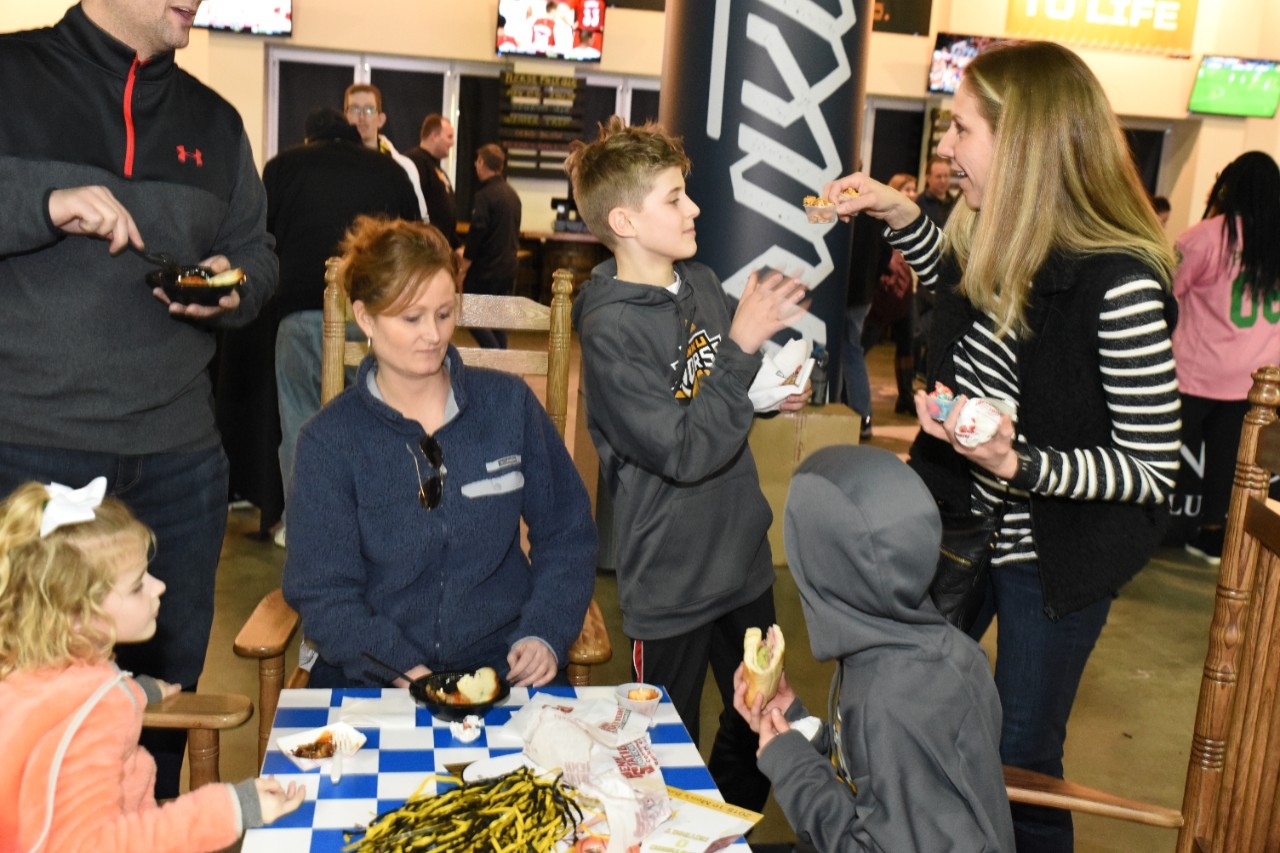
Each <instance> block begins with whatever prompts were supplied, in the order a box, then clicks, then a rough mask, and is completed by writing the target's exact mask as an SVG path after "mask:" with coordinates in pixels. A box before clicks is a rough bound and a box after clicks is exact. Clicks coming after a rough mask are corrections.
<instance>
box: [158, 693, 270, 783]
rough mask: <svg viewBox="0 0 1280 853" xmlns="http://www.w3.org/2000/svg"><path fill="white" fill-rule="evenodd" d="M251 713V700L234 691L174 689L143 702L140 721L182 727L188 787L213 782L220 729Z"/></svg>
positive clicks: (216, 764) (234, 723)
mask: <svg viewBox="0 0 1280 853" xmlns="http://www.w3.org/2000/svg"><path fill="white" fill-rule="evenodd" d="M251 716H253V703H252V702H250V701H249V697H248V696H241V695H240V694H238V693H226V694H221V693H178V694H176V695H174V696H169V697H167V698H165V699H161V700H160V701H159V702H152V703H151V704H149V705H147V707H146V709H145V710H144V711H143V715H142V725H143V726H144V727H146V728H152V729H186V730H187V762H188V770H189V772H190V776H189V788H190V790H192V791H194V790H195V789H196V788H199V787H200V786H201V785H207V784H209V783H210V782H217V781H218V780H219V778H220V775H219V772H218V755H219V752H220V732H221V731H222V730H223V729H234V728H236V727H237V726H240V725H242V724H243V723H244V722H245V721H246V720H248V719H249V717H251Z"/></svg>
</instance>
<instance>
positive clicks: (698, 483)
mask: <svg viewBox="0 0 1280 853" xmlns="http://www.w3.org/2000/svg"><path fill="white" fill-rule="evenodd" d="M565 169H566V171H568V173H569V175H570V177H571V179H572V180H573V191H574V197H575V199H576V200H577V205H578V211H579V212H580V213H581V214H582V218H583V221H585V222H586V223H587V227H588V228H590V229H591V233H592V234H594V235H595V236H596V237H597V238H598V239H599V240H600V241H601V242H602V243H604V245H605V246H607V247H608V248H609V249H610V250H612V252H613V254H614V258H613V259H612V260H609V261H606V262H604V263H602V264H600V265H599V266H597V267H596V268H595V269H594V270H593V271H592V274H591V280H590V281H588V282H587V283H586V284H584V285H583V286H582V290H581V292H580V293H579V294H578V297H577V299H576V300H575V301H574V305H573V324H574V327H575V328H576V329H577V330H578V334H579V336H580V337H581V340H582V381H583V385H584V387H585V388H586V396H587V428H588V429H589V430H590V432H591V440H592V441H593V442H594V443H595V447H596V451H597V453H599V455H600V470H601V472H602V475H603V478H604V482H605V483H606V484H607V487H608V488H609V490H610V492H611V493H612V495H613V500H614V530H613V533H614V537H615V541H616V543H617V572H618V599H619V603H620V604H621V607H622V629H623V631H625V632H626V635H627V636H628V637H630V638H631V642H632V648H631V665H632V672H633V673H634V676H635V678H636V680H638V681H648V682H651V683H654V684H661V685H662V686H663V687H665V688H666V690H667V693H668V694H669V695H670V697H671V701H672V703H673V704H674V705H675V707H676V710H677V711H679V712H680V718H681V719H682V720H683V721H684V724H685V726H686V727H687V728H688V729H689V734H690V736H691V737H692V738H693V741H694V743H697V742H698V739H699V731H698V720H699V716H700V705H701V699H702V686H703V682H704V681H705V680H706V675H707V668H708V666H710V668H711V670H712V672H713V674H714V675H715V679H716V685H717V687H718V688H719V689H720V695H721V697H722V699H723V700H724V712H723V713H722V714H721V716H720V729H719V731H718V732H717V734H716V740H715V744H714V745H713V747H712V750H711V757H710V759H709V760H708V762H707V763H708V767H709V769H710V771H711V776H712V778H713V779H714V780H715V782H716V785H717V786H718V787H719V788H720V792H721V793H722V794H723V795H724V798H725V799H726V800H728V801H729V802H730V803H733V804H734V805H738V806H742V807H744V808H748V809H753V810H755V811H759V810H761V809H762V808H763V807H764V804H765V801H766V800H767V799H768V796H769V781H768V780H767V779H765V778H764V776H763V774H761V773H760V771H759V770H758V769H757V768H756V762H755V754H754V753H755V735H754V734H753V733H752V732H751V730H750V729H748V728H747V726H746V723H745V722H744V721H743V720H742V718H741V717H739V716H738V715H737V714H736V713H734V711H733V709H732V707H731V706H732V700H733V670H734V667H735V666H737V663H738V661H740V660H741V659H742V635H743V633H744V632H745V631H746V629H747V628H749V627H752V626H756V627H767V626H768V625H769V624H770V623H772V622H773V621H774V618H775V617H774V608H773V577H774V574H773V558H772V555H771V553H770V550H769V539H768V536H767V534H768V530H769V525H770V523H771V522H772V521H773V513H772V512H771V511H770V509H769V505H768V503H767V502H766V501H765V498H764V495H763V494H762V493H761V491H760V478H759V475H758V474H757V472H756V466H755V462H754V460H752V458H751V449H750V448H749V447H748V446H747V432H748V431H749V430H750V428H751V422H752V420H753V418H754V415H755V409H754V406H753V405H752V403H751V400H750V399H749V397H748V396H747V390H748V389H749V388H750V386H751V382H752V380H753V379H754V378H755V376H756V373H757V372H758V371H759V370H760V363H761V354H760V347H761V345H762V344H763V343H764V341H766V340H767V339H768V338H769V337H770V336H772V335H773V334H774V333H776V332H778V331H779V330H781V329H783V328H784V327H785V326H786V325H787V320H788V319H789V318H790V317H792V316H794V315H795V314H796V313H798V311H799V310H800V309H799V308H798V307H797V305H798V303H799V302H800V301H801V300H802V299H803V298H804V295H805V289H804V287H803V286H801V285H800V283H799V282H797V281H795V280H794V279H785V280H784V278H783V276H781V275H778V274H774V275H771V276H768V277H766V278H764V279H763V280H758V279H757V277H756V276H755V275H752V276H751V277H750V278H749V280H748V281H747V285H746V287H745V289H744V290H743V293H742V298H741V299H740V300H739V302H738V305H737V307H736V309H735V308H734V306H732V305H731V304H730V302H729V297H728V296H727V295H726V294H725V292H724V290H723V289H722V288H721V286H720V280H719V279H718V278H716V275H715V273H714V272H712V271H711V270H710V269H709V268H708V267H706V266H704V265H702V264H699V263H695V262H693V261H691V260H689V259H690V258H692V257H693V254H694V253H695V252H696V251H697V248H698V244H697V239H696V235H697V232H696V230H695V228H694V220H695V219H696V218H697V216H698V213H699V210H698V206H697V205H696V204H694V203H693V201H692V199H690V198H689V196H688V195H687V194H686V193H685V181H684V179H685V174H686V172H688V169H689V159H688V158H687V157H686V156H685V153H684V150H683V148H681V146H680V143H679V141H678V140H676V139H673V138H671V137H670V136H668V135H667V134H666V133H665V132H663V131H662V129H661V128H659V127H658V126H656V125H652V124H648V125H644V126H642V127H627V126H626V124H625V123H624V122H623V121H622V120H621V119H619V118H618V117H616V116H615V117H614V118H613V119H612V120H611V121H610V122H609V124H608V126H606V127H602V128H601V131H600V138H599V139H598V140H597V141H596V142H593V143H591V144H590V145H587V146H585V147H581V148H578V149H577V150H575V151H574V152H573V153H572V154H570V155H569V158H568V159H567V160H566V161H565ZM808 397H809V394H808V393H801V394H795V395H793V396H792V397H790V398H788V400H787V401H786V402H784V403H783V405H782V408H783V410H784V411H785V410H794V409H798V408H802V407H803V406H804V404H805V402H806V401H807V399H808Z"/></svg>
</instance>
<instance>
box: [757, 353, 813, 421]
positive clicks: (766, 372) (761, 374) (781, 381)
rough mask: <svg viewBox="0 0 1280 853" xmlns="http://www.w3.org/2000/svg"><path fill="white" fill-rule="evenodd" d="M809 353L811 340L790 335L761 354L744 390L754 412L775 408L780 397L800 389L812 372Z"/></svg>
mask: <svg viewBox="0 0 1280 853" xmlns="http://www.w3.org/2000/svg"><path fill="white" fill-rule="evenodd" d="M812 354H813V342H812V341H810V340H808V339H807V338H792V339H791V340H790V341H788V342H787V343H786V345H785V346H782V347H780V348H778V349H777V350H776V351H774V352H772V353H770V352H766V353H765V354H764V360H763V361H762V362H761V364H760V370H759V371H758V372H757V373H756V378H755V379H753V380H752V381H751V387H750V388H749V389H748V390H747V396H748V397H750V398H751V404H752V405H753V406H755V410H756V411H757V412H774V411H777V409H778V407H779V406H781V405H782V401H783V400H785V399H787V398H788V397H790V396H791V395H792V394H799V393H800V392H801V391H803V390H804V386H805V385H806V384H807V383H808V382H809V374H810V373H812V372H813V358H812Z"/></svg>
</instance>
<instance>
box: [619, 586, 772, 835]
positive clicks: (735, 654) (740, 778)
mask: <svg viewBox="0 0 1280 853" xmlns="http://www.w3.org/2000/svg"><path fill="white" fill-rule="evenodd" d="M775 621H777V618H776V615H775V612H774V608H773V589H772V587H771V588H770V589H769V590H768V591H767V592H765V593H764V595H761V596H760V597H759V598H757V599H756V600H755V601H752V602H750V603H749V604H744V605H743V606H741V607H739V608H737V609H736V610H731V611H729V612H728V613H726V614H724V615H723V616H721V617H720V618H718V619H716V620H715V621H714V622H708V623H707V624H705V625H700V626H699V627H697V628H695V629H693V630H692V631H689V632H687V633H684V634H679V635H677V636H674V637H664V638H662V639H661V640H632V641H631V671H632V674H633V676H634V677H635V679H636V681H646V682H648V683H650V684H660V685H662V686H663V687H665V688H666V690H667V694H668V695H669V696H670V697H671V703H672V704H673V705H675V708H676V710H677V711H678V712H679V713H680V719H681V720H683V721H684V725H685V728H686V729H688V730H689V736H690V737H692V738H693V742H694V743H695V744H697V743H698V742H699V734H700V732H699V729H700V726H699V720H700V716H701V708H702V685H703V682H704V681H706V677H707V666H708V664H710V666H711V673H712V675H713V676H714V678H715V680H716V687H718V688H719V690H720V701H721V702H722V708H721V711H720V730H719V731H717V732H716V739H715V742H714V743H713V744H712V746H711V757H710V759H709V760H708V761H707V767H708V769H709V770H710V771H711V778H712V779H714V780H715V783H716V787H717V788H719V789H720V793H721V794H722V795H724V798H725V801H726V802H729V803H732V804H733V805H735V806H741V807H742V808H745V809H751V810H752V811H756V812H758V811H762V810H763V809H764V804H765V801H766V800H767V799H768V798H769V778H768V777H767V776H765V775H764V774H763V773H761V772H760V769H759V768H758V767H756V749H757V748H758V747H759V745H760V738H759V736H758V735H757V734H756V733H755V732H753V731H751V727H750V726H748V725H747V721H746V720H744V719H743V718H742V715H741V714H739V713H738V712H737V711H735V710H734V709H733V672H734V670H736V669H737V668H738V664H740V663H742V635H743V634H745V633H746V632H747V629H748V628H750V627H753V626H754V627H757V628H760V629H761V630H765V629H767V628H768V627H769V626H770V625H772V624H773V623H774V622H775Z"/></svg>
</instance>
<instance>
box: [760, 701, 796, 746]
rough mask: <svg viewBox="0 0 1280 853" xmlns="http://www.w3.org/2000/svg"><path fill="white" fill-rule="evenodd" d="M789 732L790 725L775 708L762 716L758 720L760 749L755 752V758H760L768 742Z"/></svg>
mask: <svg viewBox="0 0 1280 853" xmlns="http://www.w3.org/2000/svg"><path fill="white" fill-rule="evenodd" d="M789 731H791V725H790V724H789V723H788V722H787V718H786V717H784V716H783V715H782V712H781V711H780V710H778V709H777V708H773V709H772V710H770V711H769V713H767V714H765V715H763V716H762V717H761V718H760V748H759V749H757V750H756V758H759V757H760V753H762V752H764V748H765V747H766V746H768V745H769V743H770V741H772V740H773V739H774V738H775V737H777V736H778V735H780V734H782V733H783V732H789Z"/></svg>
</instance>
